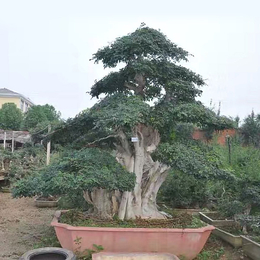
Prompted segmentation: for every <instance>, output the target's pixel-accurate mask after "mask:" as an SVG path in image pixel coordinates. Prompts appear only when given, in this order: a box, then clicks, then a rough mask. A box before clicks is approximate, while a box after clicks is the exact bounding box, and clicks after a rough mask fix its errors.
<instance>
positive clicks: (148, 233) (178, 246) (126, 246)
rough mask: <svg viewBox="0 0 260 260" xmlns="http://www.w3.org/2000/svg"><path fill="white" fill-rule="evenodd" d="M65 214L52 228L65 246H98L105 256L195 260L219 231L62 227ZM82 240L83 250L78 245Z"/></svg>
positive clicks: (75, 247) (55, 218)
mask: <svg viewBox="0 0 260 260" xmlns="http://www.w3.org/2000/svg"><path fill="white" fill-rule="evenodd" d="M62 212H64V211H56V213H55V216H54V218H53V220H52V223H51V225H52V226H53V227H54V228H55V232H56V235H57V237H58V239H59V241H60V244H61V246H62V247H63V248H66V249H69V250H72V251H75V250H80V251H84V250H86V249H92V247H93V244H96V245H101V246H102V247H103V248H104V250H105V252H125V253H132V252H136V253H138V252H140V253H170V254H174V255H177V256H184V257H186V258H185V259H187V260H191V259H194V258H195V257H196V256H197V255H198V254H199V253H200V251H201V250H202V248H203V247H204V245H205V243H206V241H207V239H208V237H209V235H210V233H211V231H212V230H214V229H215V228H214V227H213V226H206V227H202V228H194V229H174V228H173V229H169V228H108V227H75V226H71V225H67V224H63V223H59V217H60V215H61V214H62ZM78 240H80V248H79V245H78V244H77V243H75V242H77V241H78Z"/></svg>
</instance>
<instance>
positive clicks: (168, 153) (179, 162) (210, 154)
mask: <svg viewBox="0 0 260 260" xmlns="http://www.w3.org/2000/svg"><path fill="white" fill-rule="evenodd" d="M154 159H156V160H158V161H160V162H163V163H165V164H167V165H169V166H171V167H172V168H173V169H175V170H179V171H181V172H184V173H185V174H190V175H193V176H196V177H197V178H206V179H208V178H219V179H230V178H233V176H232V175H231V174H230V173H228V171H225V170H222V169H221V162H220V160H219V157H218V155H217V154H216V153H214V151H212V150H211V149H210V148H209V147H207V146H206V145H205V146H204V145H203V144H200V145H198V144H197V145H196V143H195V142H194V144H193V143H192V142H190V143H187V144H185V143H178V142H174V143H172V144H169V143H164V144H161V145H160V146H159V148H158V149H157V151H156V152H155V154H154Z"/></svg>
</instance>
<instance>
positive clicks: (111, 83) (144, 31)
mask: <svg viewBox="0 0 260 260" xmlns="http://www.w3.org/2000/svg"><path fill="white" fill-rule="evenodd" d="M187 57H188V52H187V51H185V50H183V49H182V48H180V47H178V46H177V45H176V44H174V43H172V42H171V41H170V40H169V39H167V37H166V36H165V35H163V34H162V33H161V32H160V31H157V30H155V29H151V28H149V27H144V26H142V27H140V28H138V29H137V30H136V31H135V32H133V33H131V34H129V35H127V36H123V37H121V38H118V39H116V41H115V42H114V43H112V44H110V45H108V46H107V47H104V48H102V49H99V50H98V51H97V52H96V53H95V54H94V55H93V58H92V60H94V62H95V63H98V62H99V61H101V62H102V63H103V65H104V67H105V68H106V67H109V68H114V67H116V66H117V65H118V64H119V63H124V65H125V66H124V67H123V68H121V69H120V70H119V71H118V72H112V73H110V74H109V75H107V76H106V77H104V78H103V79H101V80H99V81H96V82H95V84H94V85H93V87H92V88H91V91H90V95H91V96H92V97H99V95H100V94H102V93H104V94H113V93H116V92H124V93H132V92H134V94H136V95H139V96H141V97H142V98H143V99H144V100H150V101H151V100H153V99H154V98H162V97H166V98H167V100H169V99H172V100H174V102H176V101H179V100H181V101H184V100H186V101H187V100H190V99H191V98H192V100H193V101H194V98H195V97H196V96H199V95H200V94H201V91H200V90H199V89H197V87H196V86H202V85H204V80H203V79H202V77H201V76H200V75H198V74H196V73H194V72H192V71H191V70H189V69H187V68H185V67H183V66H180V65H177V64H176V63H178V62H180V61H183V60H184V61H188V59H187Z"/></svg>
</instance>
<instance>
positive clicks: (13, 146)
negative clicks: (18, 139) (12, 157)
mask: <svg viewBox="0 0 260 260" xmlns="http://www.w3.org/2000/svg"><path fill="white" fill-rule="evenodd" d="M13 152H14V131H13V132H12V153H13Z"/></svg>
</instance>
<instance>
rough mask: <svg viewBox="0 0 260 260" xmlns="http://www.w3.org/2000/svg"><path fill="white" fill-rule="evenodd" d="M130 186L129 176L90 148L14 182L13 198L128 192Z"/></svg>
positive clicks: (131, 178) (132, 181)
mask: <svg viewBox="0 0 260 260" xmlns="http://www.w3.org/2000/svg"><path fill="white" fill-rule="evenodd" d="M134 185H135V175H134V174H133V173H129V172H127V171H126V170H125V169H124V168H123V167H122V166H121V165H120V164H119V163H117V161H116V159H115V158H114V157H113V156H112V155H110V154H109V153H108V152H104V151H101V150H99V149H94V148H91V149H84V150H80V151H70V152H68V153H67V154H65V155H64V156H63V157H62V158H61V159H59V160H57V161H56V162H55V163H53V164H52V165H50V166H48V167H46V168H44V169H43V170H41V171H39V172H37V173H35V174H34V175H31V176H29V177H28V178H24V179H22V180H20V181H18V182H16V184H15V186H14V189H13V196H14V197H22V196H25V197H27V196H28V197H31V196H34V195H43V196H49V195H62V194H70V193H72V194H73V193H75V192H78V191H80V190H81V191H84V190H89V191H91V190H93V189H94V188H103V189H107V190H120V191H129V190H132V189H133V188H134Z"/></svg>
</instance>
